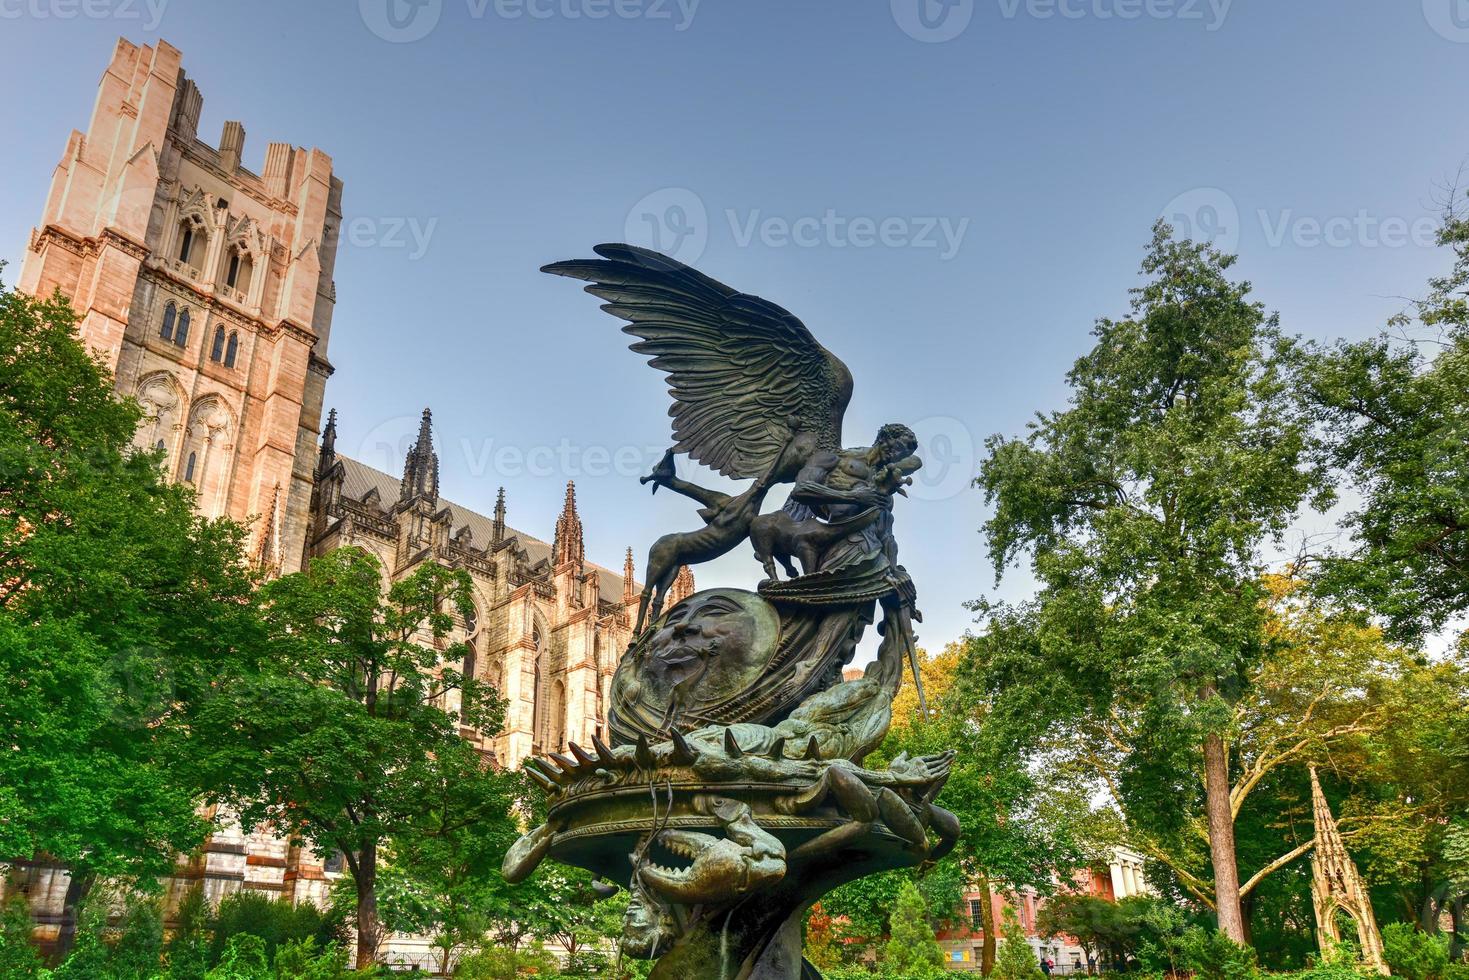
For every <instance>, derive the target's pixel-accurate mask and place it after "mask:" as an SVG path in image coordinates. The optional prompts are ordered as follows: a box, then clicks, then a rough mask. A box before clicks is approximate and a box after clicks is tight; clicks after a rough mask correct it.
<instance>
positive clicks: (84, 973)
mask: <svg viewBox="0 0 1469 980" xmlns="http://www.w3.org/2000/svg"><path fill="white" fill-rule="evenodd" d="M106 928H107V903H106V902H105V901H104V900H102V899H101V897H94V898H92V899H91V900H89V901H87V902H86V903H84V904H83V905H82V906H81V908H79V909H78V910H77V932H76V941H75V943H74V944H73V945H72V948H71V952H70V954H69V955H68V956H67V957H66V960H65V961H64V962H63V963H62V964H61V965H60V966H58V967H57V968H56V969H55V971H53V972H52V974H51V980H98V978H105V977H106V976H107V975H108V972H109V971H108V964H107V960H108V951H107V942H106V940H105V939H104V938H103V933H104V931H105V930H106Z"/></svg>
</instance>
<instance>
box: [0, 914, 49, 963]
mask: <svg viewBox="0 0 1469 980" xmlns="http://www.w3.org/2000/svg"><path fill="white" fill-rule="evenodd" d="M40 976H41V955H40V954H39V953H37V952H36V947H35V946H33V945H32V944H31V913H30V909H28V908H27V907H26V900H25V899H24V898H22V897H21V896H20V895H16V896H14V897H13V898H11V899H10V901H8V902H6V903H5V907H4V908H3V909H0V977H6V978H11V977H13V978H14V980H33V978H39V977H40Z"/></svg>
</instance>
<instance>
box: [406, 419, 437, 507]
mask: <svg viewBox="0 0 1469 980" xmlns="http://www.w3.org/2000/svg"><path fill="white" fill-rule="evenodd" d="M414 497H425V498H427V499H428V501H429V502H430V503H433V502H434V501H436V500H438V499H439V454H438V453H436V452H434V435H433V414H432V413H431V412H429V410H428V409H426V408H425V409H424V410H423V418H422V419H421V420H420V421H419V423H418V441H417V442H415V443H414V444H413V448H412V449H410V450H408V456H407V457H406V458H405V459H404V460H403V488H402V490H401V492H400V493H399V495H398V499H399V500H400V501H408V500H412V499H413V498H414Z"/></svg>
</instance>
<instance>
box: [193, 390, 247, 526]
mask: <svg viewBox="0 0 1469 980" xmlns="http://www.w3.org/2000/svg"><path fill="white" fill-rule="evenodd" d="M184 439H185V441H184V452H185V454H186V455H185V458H186V459H188V461H189V462H188V464H187V465H186V467H185V471H184V481H185V482H187V483H192V484H193V485H194V486H195V488H197V490H198V492H199V498H198V508H199V512H200V513H201V514H205V515H207V516H209V517H218V516H219V515H220V514H222V513H223V512H224V498H225V495H226V491H227V486H226V484H227V482H228V479H229V471H230V461H231V459H232V458H233V456H234V448H235V447H234V416H233V414H232V413H231V412H230V410H229V408H228V407H226V405H225V404H224V402H222V401H220V399H219V398H218V397H217V396H215V395H207V396H205V397H204V398H201V399H199V401H197V402H195V403H194V406H193V408H192V409H191V410H190V412H189V424H188V426H187V427H186V429H185V432H184Z"/></svg>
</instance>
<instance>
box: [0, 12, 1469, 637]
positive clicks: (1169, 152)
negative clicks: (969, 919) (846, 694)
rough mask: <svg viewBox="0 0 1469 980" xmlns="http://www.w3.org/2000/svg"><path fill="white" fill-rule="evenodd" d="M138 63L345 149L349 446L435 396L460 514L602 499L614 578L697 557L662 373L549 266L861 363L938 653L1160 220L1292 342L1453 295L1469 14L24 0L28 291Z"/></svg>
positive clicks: (866, 428) (403, 420) (981, 588)
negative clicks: (1001, 446)
mask: <svg viewBox="0 0 1469 980" xmlns="http://www.w3.org/2000/svg"><path fill="white" fill-rule="evenodd" d="M389 3H391V4H393V6H392V7H391V8H390V7H389V6H388V4H389ZM920 4H921V5H922V6H920ZM118 35H126V36H127V37H129V38H130V39H132V40H134V41H137V42H151V41H152V40H154V39H155V38H158V37H162V38H164V39H166V40H168V41H169V42H170V43H172V44H174V45H175V46H177V47H179V48H180V49H182V51H183V52H184V65H185V70H186V71H188V73H189V74H190V76H191V77H193V78H194V79H195V81H196V82H197V83H198V84H199V86H200V88H201V90H202V91H203V94H204V100H205V101H204V115H203V119H202V121H201V125H200V133H201V135H202V136H204V138H206V139H208V140H210V141H211V142H213V141H215V140H217V137H218V133H219V129H220V126H221V124H222V123H223V121H224V120H225V119H240V120H242V121H243V122H244V124H245V128H246V131H247V134H248V136H247V144H246V152H245V163H246V165H247V166H250V167H252V168H254V169H257V170H258V169H259V167H260V164H261V161H262V159H263V156H264V151H265V144H266V142H267V141H268V140H280V141H290V142H294V143H298V144H304V145H316V146H320V147H321V148H322V149H324V150H325V151H326V152H328V153H330V154H331V155H332V157H333V158H334V160H335V164H336V168H337V171H338V173H339V174H340V175H341V177H342V178H343V180H344V181H345V184H346V190H345V211H346V227H345V233H346V237H347V242H346V245H345V247H344V248H343V250H342V253H341V255H340V258H339V260H338V266H337V287H338V305H337V311H336V319H335V325H334V328H333V335H332V346H331V350H330V357H331V360H332V361H333V363H334V364H335V365H336V368H337V373H336V375H335V377H334V378H333V379H332V381H331V382H330V384H329V386H328V389H327V403H328V405H332V406H335V407H336V408H337V409H338V410H339V413H340V430H341V438H340V441H339V448H341V449H343V450H345V451H347V452H349V453H352V454H354V455H357V456H358V457H359V458H363V459H365V460H366V461H368V462H372V463H374V464H376V465H378V466H380V467H383V468H388V469H394V470H396V469H397V468H398V467H399V466H401V447H402V445H403V441H404V440H405V439H407V438H408V437H410V436H411V434H412V432H413V431H414V430H415V429H416V427H417V417H418V413H419V412H420V411H421V409H422V408H423V406H424V405H431V406H432V407H433V409H434V417H435V420H436V428H437V433H438V440H439V455H440V458H441V461H442V466H443V491H444V493H445V495H446V496H449V497H451V498H453V499H455V500H456V501H458V502H461V503H464V504H467V505H470V506H476V507H479V508H481V509H484V510H488V509H489V508H490V507H491V506H492V504H493V500H494V495H495V489H496V487H498V486H500V485H502V484H503V485H504V486H505V487H506V492H507V497H508V501H509V510H510V522H511V523H512V524H514V525H516V526H518V527H520V528H523V529H525V530H527V531H530V532H532V533H537V534H539V535H542V536H545V537H549V535H550V533H551V529H552V526H553V523H554V519H555V514H556V512H557V510H558V509H559V507H560V502H561V496H562V488H563V486H564V484H565V482H566V480H567V479H568V478H572V479H575V480H576V482H577V486H578V497H579V500H580V504H581V510H582V515H583V519H584V523H585V525H586V536H587V552H588V555H589V556H590V557H592V558H593V559H594V560H596V561H599V562H601V563H603V564H608V565H612V566H613V567H618V566H620V561H621V555H622V552H623V549H624V548H625V547H626V546H627V545H629V544H631V545H633V546H634V547H635V549H636V550H637V552H638V553H639V555H640V556H641V554H642V553H643V552H644V551H645V549H646V547H647V545H648V544H649V543H650V541H651V540H652V538H653V537H655V536H656V535H657V534H659V533H661V532H663V531H667V530H672V529H681V528H686V527H692V526H694V525H695V524H696V523H697V518H696V517H695V515H694V513H693V506H692V505H691V504H690V503H689V502H688V501H686V500H682V499H679V498H676V497H675V496H674V495H672V494H659V495H658V496H657V497H654V498H649V496H648V495H647V490H646V488H644V487H640V486H639V485H638V483H637V482H636V480H635V479H633V476H634V475H635V474H636V473H637V472H640V471H642V470H643V469H644V468H645V467H646V466H648V465H651V462H652V461H653V460H655V459H656V456H657V454H658V452H659V451H660V449H661V447H663V446H665V445H666V444H667V441H668V428H667V420H666V417H665V411H666V401H665V398H666V396H665V395H664V393H663V386H662V385H661V383H660V379H659V376H658V375H656V374H655V373H654V372H653V371H651V370H650V369H648V368H647V367H645V366H644V365H643V364H642V363H641V360H640V358H638V357H637V356H635V355H633V354H632V353H630V352H628V351H627V350H626V349H625V348H624V346H623V341H624V340H625V339H626V338H625V337H623V336H622V335H621V334H620V333H618V331H617V323H616V322H615V321H614V320H612V319H611V318H610V317H608V316H606V315H605V314H602V313H600V312H599V311H598V310H597V308H596V304H595V302H594V301H593V300H592V298H591V297H588V296H585V295H583V294H582V293H580V292H579V291H578V289H577V288H576V284H574V283H572V282H570V281H567V280H563V279H555V278H552V277H548V276H544V275H541V274H540V273H538V272H537V271H536V270H537V269H538V267H539V266H540V265H542V264H543V263H545V262H547V261H552V260H556V259H562V258H570V257H577V256H581V255H584V254H588V253H589V250H590V248H591V246H592V245H593V244H595V243H598V242H602V241H608V240H624V239H625V240H632V241H636V242H639V243H640V244H655V245H660V246H662V247H664V248H665V249H666V250H670V251H673V252H674V254H677V255H679V256H680V257H685V258H689V259H696V260H697V262H696V264H697V265H698V266H699V267H700V268H701V269H703V270H704V271H706V272H708V273H709V274H711V275H713V276H715V277H716V278H719V279H721V280H723V281H725V282H727V283H730V284H731V285H733V286H735V287H737V288H739V289H742V290H744V291H746V292H753V293H757V294H759V295H762V296H765V297H766V298H768V299H771V300H774V301H776V302H778V303H780V304H782V305H783V306H785V307H787V308H788V309H790V310H791V311H792V312H794V313H795V314H796V315H798V316H800V317H801V318H802V319H803V320H804V321H805V322H806V323H807V325H808V326H810V328H811V329H812V330H813V332H814V333H815V334H816V336H817V337H818V338H819V339H821V341H822V342H823V343H824V344H825V345H826V346H828V347H829V348H830V349H831V350H832V351H834V352H835V353H836V354H837V355H838V356H840V357H841V358H842V359H843V360H845V361H846V363H847V364H848V366H849V367H850V368H851V369H852V373H853V375H854V376H855V378H856V392H855V395H854V398H853V403H852V408H851V409H850V411H849V412H848V417H847V421H848V430H847V440H848V442H849V443H852V444H866V442H867V441H868V440H869V439H870V437H871V433H872V431H874V430H875V429H876V427H877V426H878V425H879V424H880V423H882V422H886V421H894V420H901V421H908V422H910V423H914V424H915V425H916V427H917V428H918V429H919V432H920V435H921V436H923V438H924V441H925V444H926V445H925V455H926V456H927V457H928V458H929V459H930V465H929V467H928V468H927V469H926V470H925V471H924V473H923V474H922V475H921V476H922V477H923V478H924V479H922V480H921V481H920V483H919V485H918V487H917V488H915V489H916V492H915V493H914V496H913V499H910V500H908V501H905V502H900V504H899V514H898V531H899V534H900V536H901V537H900V541H901V545H902V549H903V558H904V561H905V563H906V564H907V565H908V567H909V569H910V570H911V571H912V573H913V575H914V578H915V579H916V581H917V584H918V587H919V590H920V598H921V600H922V602H921V605H922V607H923V609H924V612H925V617H926V621H925V623H924V625H923V626H922V627H921V632H922V636H921V640H920V642H922V643H924V644H926V645H933V646H937V645H941V644H942V643H943V642H944V641H946V640H949V639H953V638H955V637H957V636H959V635H960V634H962V632H963V631H964V630H965V629H966V627H967V626H968V625H969V623H970V614H969V613H968V612H966V611H965V610H964V608H963V606H962V603H963V602H964V601H965V600H967V599H971V598H974V597H977V596H979V595H982V594H989V595H996V594H998V595H1004V596H1012V597H1013V596H1017V595H1021V594H1023V593H1024V592H1025V590H1026V589H1027V587H1028V582H1027V580H1026V579H1025V577H1024V576H1023V575H1019V574H1016V575H1012V576H1010V577H1007V578H1006V580H1005V582H1004V583H1003V585H1002V586H1001V587H1000V588H999V589H998V590H996V589H994V587H993V575H992V573H991V572H990V570H989V567H988V564H987V560H986V556H985V553H984V549H983V545H982V541H981V539H980V536H979V535H978V533H977V529H978V527H979V525H980V524H981V522H982V521H983V519H984V517H985V515H986V511H985V507H984V505H983V501H982V499H981V497H980V496H979V495H978V494H977V493H976V492H974V491H972V490H967V489H965V482H966V477H967V476H968V475H969V474H970V473H971V472H972V470H973V468H974V466H975V465H976V462H977V461H976V454H977V452H978V450H979V446H980V444H981V442H982V440H983V439H984V438H985V437H986V436H987V435H989V434H990V433H993V432H1004V433H1015V432H1018V431H1019V430H1020V429H1021V428H1022V427H1023V425H1024V423H1025V421H1026V419H1027V418H1029V417H1030V415H1031V414H1032V413H1033V412H1035V411H1037V410H1043V409H1050V408H1055V407H1058V406H1059V405H1060V404H1062V402H1063V400H1064V398H1065V390H1064V387H1063V383H1062V378H1063V375H1064V373H1065V371H1066V369H1067V367H1068V366H1069V364H1070V363H1071V361H1072V360H1073V359H1074V358H1075V357H1076V356H1077V355H1078V354H1079V353H1081V352H1082V351H1083V350H1085V349H1086V347H1087V345H1088V332H1089V330H1090V328H1091V324H1092V321H1093V320H1094V319H1095V318H1096V317H1097V316H1100V315H1116V314H1119V313H1122V312H1124V311H1125V309H1126V302H1127V294H1126V291H1127V289H1128V288H1129V287H1131V286H1132V285H1134V284H1135V282H1136V279H1135V275H1136V269H1137V266H1138V262H1139V260H1140V258H1141V255H1142V247H1143V245H1144V244H1145V243H1146V241H1147V239H1148V237H1149V226H1150V225H1151V223H1152V222H1153V220H1154V219H1155V218H1156V217H1158V216H1159V215H1160V214H1163V213H1165V212H1166V213H1167V214H1168V215H1169V216H1170V217H1172V218H1174V219H1175V220H1177V221H1179V222H1180V223H1181V224H1182V225H1183V226H1185V227H1188V228H1191V229H1192V230H1194V232H1195V233H1196V234H1198V235H1201V236H1204V237H1210V236H1213V237H1216V238H1217V239H1218V240H1219V241H1220V242H1221V243H1222V244H1224V245H1226V246H1228V247H1231V248H1235V249H1237V250H1238V251H1239V253H1240V256H1241V261H1240V265H1239V267H1238V268H1239V269H1240V270H1241V274H1242V275H1243V276H1245V277H1246V278H1249V279H1250V280H1252V281H1253V282H1254V284H1255V287H1256V292H1257V296H1258V298H1259V299H1261V300H1262V301H1263V302H1265V303H1266V304H1267V306H1269V307H1270V308H1271V309H1275V310H1279V311H1280V314H1281V319H1282V324H1283V326H1284V328H1285V329H1286V330H1288V331H1292V332H1298V333H1303V334H1306V335H1308V336H1315V337H1330V336H1342V335H1345V336H1360V335H1362V334H1365V333H1368V332H1371V331H1373V330H1376V329H1378V328H1379V326H1380V325H1381V324H1382V323H1383V321H1384V320H1385V319H1386V317H1387V316H1388V315H1389V314H1391V313H1392V312H1394V311H1396V310H1398V309H1400V308H1401V307H1402V305H1403V300H1402V299H1401V297H1403V296H1405V295H1410V294H1413V293H1415V292H1417V291H1419V290H1420V289H1421V286H1422V284H1423V282H1424V280H1425V278H1426V277H1427V276H1428V275H1429V274H1431V273H1433V272H1435V271H1437V270H1440V269H1441V268H1443V267H1444V266H1445V265H1446V257H1445V256H1444V255H1443V254H1441V253H1440V252H1439V251H1437V250H1436V249H1434V248H1432V247H1431V246H1430V245H1428V244H1427V238H1428V230H1429V229H1430V228H1431V227H1432V219H1433V217H1434V215H1435V214H1436V213H1437V212H1438V204H1437V203H1436V202H1437V199H1438V197H1439V190H1440V189H1441V187H1442V185H1443V184H1444V183H1445V181H1447V180H1449V179H1452V178H1453V177H1454V176H1455V175H1456V174H1457V173H1458V171H1459V168H1460V165H1461V163H1462V162H1463V161H1464V160H1465V159H1466V158H1469V126H1466V125H1465V113H1464V110H1463V94H1464V92H1466V91H1469V0H1392V2H1381V0H1337V2H1325V0H1293V2H1289V3H1283V2H1280V0H1212V2H1211V0H891V2H889V0H862V2H851V0H848V2H837V0H826V2H815V0H738V2H737V0H681V2H680V0H361V2H360V3H358V2H355V0H341V2H331V3H303V2H300V0H297V2H294V3H292V2H265V0H254V2H249V3H245V2H237V3H197V2H195V3H185V2H184V0H0V90H3V91H4V92H5V93H7V96H8V97H7V98H6V100H5V102H4V106H5V109H4V114H3V116H0V123H3V127H4V131H5V132H6V133H7V134H8V138H7V139H6V140H5V142H4V145H3V148H0V172H3V173H4V174H5V178H6V179H5V180H4V181H3V182H0V258H3V259H5V260H8V261H9V262H10V263H11V268H10V270H9V272H8V275H7V278H8V279H10V280H12V281H13V280H14V279H15V277H16V273H17V271H18V270H17V267H18V264H19V260H20V257H21V254H22V250H23V248H24V245H25V242H26V238H27V235H28V233H29V230H30V228H31V227H32V225H33V224H34V223H35V221H36V220H37V219H38V217H39V215H40V211H41V207H42V205H43V203H44V195H45V192H46V186H47V181H48V179H49V176H50V173H51V169H52V168H53V166H54V165H55V163H56V161H57V159H58V158H59V156H60V154H61V151H62V149H63V147H64V146H65V142H66V137H67V134H68V132H69V131H70V130H71V129H72V128H80V127H83V126H85V124H86V120H87V116H88V113H89V111H90V108H91V104H92V99H93V95H94V92H95V86H96V83H97V80H98V78H99V76H100V74H101V71H102V69H103V67H104V65H105V63H106V60H107V58H108V56H109V54H110V52H111V49H112V45H113V43H114V41H115V39H116V37H117V36H118ZM640 560H641V559H640ZM757 571H758V568H757V566H756V565H755V564H754V563H753V560H752V559H750V558H748V557H747V556H746V555H745V554H743V551H741V553H737V554H733V555H730V556H727V557H726V558H724V559H721V560H720V561H719V562H718V563H716V564H715V565H713V566H710V567H707V568H705V569H701V570H700V574H699V581H700V583H701V584H705V585H713V584H731V585H746V586H749V585H753V583H754V581H755V578H756V577H757V575H756V573H757Z"/></svg>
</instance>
